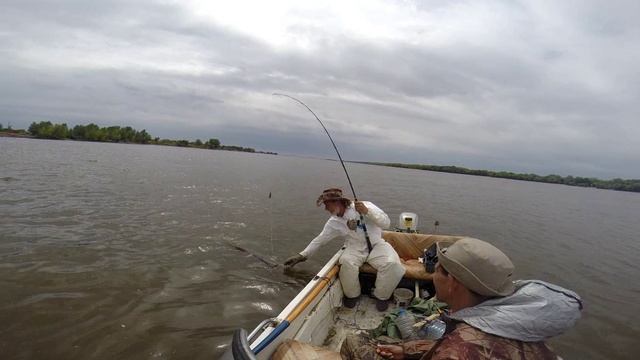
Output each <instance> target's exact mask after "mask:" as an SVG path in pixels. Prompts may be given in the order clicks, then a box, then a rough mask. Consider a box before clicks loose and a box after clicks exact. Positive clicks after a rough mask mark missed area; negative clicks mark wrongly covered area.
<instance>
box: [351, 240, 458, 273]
mask: <svg viewBox="0 0 640 360" xmlns="http://www.w3.org/2000/svg"><path fill="white" fill-rule="evenodd" d="M382 238H383V239H384V240H385V241H386V242H388V243H389V244H390V245H391V246H392V247H393V248H394V249H395V250H396V252H397V253H398V256H400V261H402V265H403V266H404V268H405V269H406V273H405V274H404V277H405V278H407V279H412V280H426V281H432V274H430V273H428V272H427V271H426V270H425V268H424V264H422V263H421V262H420V261H419V260H418V257H421V256H422V255H423V253H424V249H428V248H429V247H430V246H431V245H433V244H435V243H437V242H439V241H457V240H458V239H461V238H463V236H451V235H431V234H411V233H402V232H394V231H383V232H382ZM360 272H365V273H369V274H375V273H377V271H376V269H374V268H373V266H371V265H369V264H364V265H362V266H361V267H360Z"/></svg>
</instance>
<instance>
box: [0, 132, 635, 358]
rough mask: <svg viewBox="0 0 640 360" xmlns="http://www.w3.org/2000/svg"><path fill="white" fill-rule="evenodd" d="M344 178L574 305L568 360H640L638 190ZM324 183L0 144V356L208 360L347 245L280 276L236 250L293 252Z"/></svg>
mask: <svg viewBox="0 0 640 360" xmlns="http://www.w3.org/2000/svg"><path fill="white" fill-rule="evenodd" d="M346 155H348V154H346ZM348 168H349V171H350V175H351V177H352V179H353V181H354V183H355V185H356V190H357V191H358V195H359V197H360V198H363V199H369V200H371V201H373V202H375V203H376V204H378V205H379V206H380V207H382V208H383V209H385V210H386V211H387V213H388V214H389V215H390V216H391V217H392V219H393V220H394V222H395V219H396V218H397V217H398V215H399V214H400V213H401V212H403V211H412V212H416V213H418V214H419V216H420V223H421V228H422V231H423V232H430V231H432V230H433V227H432V225H431V224H433V222H434V220H439V221H440V224H441V226H440V228H439V230H438V231H439V232H441V233H450V234H464V235H470V236H474V237H478V238H481V239H485V240H488V241H491V242H493V243H494V244H495V245H497V246H498V247H500V248H501V249H503V250H504V251H505V252H506V253H507V254H508V255H509V256H510V257H511V258H512V259H513V261H514V263H515V264H516V267H517V275H518V277H520V278H537V279H542V280H547V281H551V282H554V283H557V284H559V285H562V286H565V287H568V288H570V289H573V290H575V291H577V292H578V293H579V294H580V295H582V297H583V298H584V300H585V305H586V308H585V311H584V313H583V319H582V320H581V321H580V322H579V324H578V326H577V327H576V328H575V329H573V330H571V331H570V332H569V333H567V334H565V335H563V336H561V337H559V338H557V339H554V340H553V341H551V344H552V346H554V347H555V348H556V350H557V351H558V352H559V353H560V354H561V355H562V356H563V357H565V358H567V359H598V358H610V359H625V358H627V359H631V358H636V357H637V356H638V355H640V345H639V344H638V341H637V337H638V334H639V333H640V327H639V325H638V314H640V305H639V303H640V266H639V265H638V260H640V241H638V235H639V234H640V222H639V221H638V219H639V217H638V214H640V194H633V193H622V192H613V191H605V190H594V189H582V188H574V187H567V186H560V185H551V184H538V183H528V182H517V181H511V180H504V179H491V178H482V177H472V176H464V175H454V174H444V173H434V172H426V171H416V170H405V169H393V168H385V167H377V166H367V165H359V164H348ZM328 186H342V187H344V188H345V189H346V188H347V184H345V178H344V174H343V173H342V170H341V168H340V167H339V164H338V163H336V162H333V161H327V160H315V159H303V158H295V157H285V156H271V155H259V154H246V153H234V152H224V151H205V150H197V149H184V148H172V147H159V146H141V145H122V144H103V143H86V142H71V141H45V140H30V139H8V138H0V287H1V289H2V291H0V323H1V324H2V326H1V327H0V354H1V355H0V357H1V358H3V359H85V358H95V359H111V358H118V359H156V358H159V359H211V358H216V357H217V356H218V355H219V354H221V353H222V352H223V351H224V349H225V347H226V346H227V343H228V340H229V336H230V335H231V333H232V332H233V330H234V329H236V328H238V327H244V328H247V329H253V327H254V326H255V325H256V324H257V323H258V322H259V321H261V320H262V319H264V318H267V317H271V316H274V315H277V313H279V312H280V310H282V309H283V307H284V306H285V305H286V304H287V303H288V301H289V300H290V299H291V298H292V297H293V296H294V295H295V294H296V293H297V292H298V291H299V290H300V289H301V288H302V287H303V286H304V284H305V283H306V281H308V280H309V279H310V278H311V276H313V274H315V272H317V270H319V268H320V267H321V266H322V265H323V263H324V262H325V261H326V260H327V259H328V258H329V257H330V256H331V255H332V254H333V253H334V252H335V250H337V249H338V248H339V246H340V244H338V243H336V244H332V245H328V246H327V247H325V248H324V249H322V250H321V251H320V253H319V254H318V256H317V257H316V258H314V259H311V260H309V261H307V262H306V263H303V264H300V265H299V266H298V267H297V268H296V271H295V272H293V273H288V274H283V273H282V271H281V270H271V269H269V268H268V267H266V266H265V265H264V264H263V263H261V262H260V261H258V260H257V259H255V258H253V257H251V256H248V255H247V254H246V253H243V252H241V251H239V250H237V249H236V248H235V247H234V245H237V246H241V247H245V248H248V249H251V250H252V251H255V252H256V253H259V254H261V255H263V256H265V257H268V258H269V257H270V258H272V259H273V260H277V261H282V260H283V259H284V258H286V257H287V256H289V255H291V254H293V253H295V252H297V251H299V250H301V249H302V248H303V247H304V246H305V245H306V244H307V242H308V241H309V240H310V239H311V238H312V237H313V236H314V235H315V233H316V232H318V231H319V230H320V229H321V227H322V225H323V224H324V221H325V220H326V216H325V214H324V213H323V211H322V210H320V209H318V208H316V207H315V204H314V202H315V199H316V197H317V194H318V192H319V191H321V190H322V189H323V188H325V187H328ZM269 193H271V194H272V197H271V198H269Z"/></svg>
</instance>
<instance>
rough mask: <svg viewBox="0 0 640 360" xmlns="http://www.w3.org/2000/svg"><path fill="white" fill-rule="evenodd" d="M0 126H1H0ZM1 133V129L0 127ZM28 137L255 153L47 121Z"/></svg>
mask: <svg viewBox="0 0 640 360" xmlns="http://www.w3.org/2000/svg"><path fill="white" fill-rule="evenodd" d="M0 126H1V124H0ZM0 130H2V127H0ZM28 132H29V134H31V135H32V136H34V137H36V138H40V139H57V140H62V139H72V140H84V141H100V142H115V143H119V142H121V143H133V144H155V145H166V146H180V147H194V148H200V149H212V150H230V151H244V152H251V153H253V152H256V150H255V149H253V148H249V147H242V146H235V145H222V144H221V143H220V140H218V139H215V138H211V139H209V140H207V141H205V142H203V141H202V140H200V139H197V140H196V141H189V140H171V139H160V138H158V137H156V138H154V137H152V136H151V135H150V134H149V133H147V131H146V130H141V131H138V130H136V129H133V128H132V127H130V126H126V127H120V126H109V127H100V126H98V125H96V124H89V125H76V126H74V127H73V128H69V127H68V126H67V124H64V123H63V124H54V123H52V122H50V121H41V122H39V123H36V122H33V123H32V124H31V126H29V129H28ZM257 152H258V153H263V154H273V155H277V153H273V152H263V151H257Z"/></svg>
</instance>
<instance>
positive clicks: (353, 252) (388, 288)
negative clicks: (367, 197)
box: [284, 188, 405, 311]
mask: <svg viewBox="0 0 640 360" xmlns="http://www.w3.org/2000/svg"><path fill="white" fill-rule="evenodd" d="M322 204H324V207H325V209H326V210H327V211H328V212H329V213H331V217H330V218H329V220H327V223H326V224H325V225H324V229H322V232H321V233H320V234H319V235H318V236H316V237H315V239H313V240H312V241H311V242H310V243H309V245H308V246H307V247H306V248H305V249H304V250H302V251H301V252H300V253H299V254H297V255H294V256H292V257H290V258H288V259H287V260H286V261H285V262H284V265H285V266H286V267H292V266H294V265H295V264H297V263H299V262H302V261H305V260H307V259H308V258H309V257H310V256H311V255H312V254H313V253H315V251H316V250H317V249H318V248H319V247H320V246H322V245H324V244H326V243H328V242H329V241H331V240H334V239H339V238H341V239H343V240H344V243H345V246H346V248H345V250H344V253H343V254H342V256H341V257H340V282H341V283H342V290H343V292H344V295H345V297H344V299H343V305H344V306H345V307H348V308H352V307H354V306H356V304H357V303H358V297H359V296H360V281H359V280H358V273H359V269H360V266H362V265H363V264H364V263H365V262H366V263H369V264H370V265H371V266H373V267H374V268H375V269H376V270H377V271H378V274H377V276H376V284H375V289H374V291H373V296H374V297H375V298H376V299H377V302H376V307H377V309H378V310H380V311H384V310H386V309H387V307H388V300H389V298H390V297H391V294H392V293H393V290H394V289H395V288H396V286H397V285H398V283H399V282H400V279H402V276H403V275H404V273H405V269H404V266H402V263H401V262H400V257H399V256H398V254H397V253H396V251H395V250H394V249H393V247H391V245H389V244H388V243H387V242H386V241H384V239H382V229H384V228H387V227H389V224H390V221H389V216H387V214H385V213H384V211H382V210H381V209H380V208H379V207H377V206H376V205H374V204H373V203H371V202H368V201H356V202H355V203H354V202H352V201H351V200H349V199H347V198H345V197H343V196H342V190H340V189H336V188H332V189H327V190H325V191H323V192H322V195H320V197H318V200H317V205H318V206H320V205H322ZM360 215H362V216H363V218H364V223H365V225H366V229H367V234H368V235H369V241H367V239H366V237H365V232H364V229H363V228H364V226H363V225H362V224H360V220H359V219H360Z"/></svg>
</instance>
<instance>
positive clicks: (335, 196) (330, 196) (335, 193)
mask: <svg viewBox="0 0 640 360" xmlns="http://www.w3.org/2000/svg"><path fill="white" fill-rule="evenodd" d="M342 199H344V200H349V199H347V198H346V197H344V196H342V189H338V188H330V189H326V190H324V191H323V192H322V194H320V196H319V197H318V200H316V205H318V206H320V205H322V204H324V202H325V201H331V200H342Z"/></svg>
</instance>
